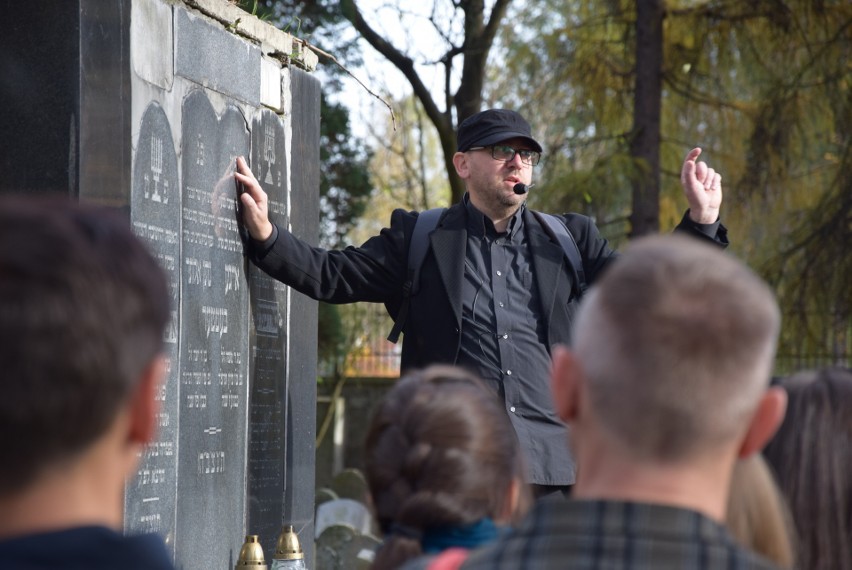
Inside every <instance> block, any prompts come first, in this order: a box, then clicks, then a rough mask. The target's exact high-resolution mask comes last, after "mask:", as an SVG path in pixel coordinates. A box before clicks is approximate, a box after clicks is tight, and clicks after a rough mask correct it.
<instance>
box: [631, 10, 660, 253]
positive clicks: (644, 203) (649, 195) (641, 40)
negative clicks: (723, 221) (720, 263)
mask: <svg viewBox="0 0 852 570" xmlns="http://www.w3.org/2000/svg"><path fill="white" fill-rule="evenodd" d="M662 70H663V0H639V1H638V2H636V91H635V93H634V98H633V132H632V136H631V139H630V155H631V156H632V157H633V159H634V163H635V164H636V165H637V167H638V168H637V170H638V174H637V176H636V178H635V179H634V182H633V212H632V213H631V215H630V225H631V231H630V237H637V236H642V235H646V234H651V233H657V232H658V231H659V230H660V107H661V100H662V74H663V72H662Z"/></svg>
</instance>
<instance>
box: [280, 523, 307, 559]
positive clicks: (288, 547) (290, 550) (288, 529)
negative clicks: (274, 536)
mask: <svg viewBox="0 0 852 570" xmlns="http://www.w3.org/2000/svg"><path fill="white" fill-rule="evenodd" d="M304 557H305V553H304V552H302V546H301V545H300V544H299V535H297V534H296V531H294V530H293V525H291V524H288V525H284V527H282V529H281V534H279V535H278V545H277V546H276V547H275V556H274V557H273V558H274V559H275V560H300V559H302V558H304Z"/></svg>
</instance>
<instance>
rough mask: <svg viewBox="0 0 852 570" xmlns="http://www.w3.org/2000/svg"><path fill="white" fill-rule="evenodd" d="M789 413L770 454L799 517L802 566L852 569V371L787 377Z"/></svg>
mask: <svg viewBox="0 0 852 570" xmlns="http://www.w3.org/2000/svg"><path fill="white" fill-rule="evenodd" d="M778 385H779V386H782V387H783V388H784V389H785V390H786V391H787V394H788V405H787V415H786V416H785V418H784V421H783V423H782V424H781V427H780V428H779V430H778V432H777V433H776V434H775V437H774V438H773V439H772V440H771V441H770V442H769V444H768V445H767V446H766V449H765V450H764V456H765V457H766V459H767V461H768V462H769V464H770V465H771V466H772V467H773V468H774V470H775V473H776V475H777V478H778V482H779V485H780V487H781V491H782V492H783V493H784V495H785V496H786V498H787V500H788V502H789V504H790V509H791V511H792V514H793V520H794V522H795V526H796V531H797V535H798V538H799V540H798V544H797V549H796V550H797V553H798V563H797V565H796V567H797V568H805V569H807V570H823V569H825V570H828V569H832V570H852V543H850V541H849V537H850V536H852V476H850V473H852V371H850V370H849V369H844V368H825V369H822V370H819V371H809V372H801V373H798V374H795V375H793V376H790V377H786V378H781V379H780V380H779V381H778Z"/></svg>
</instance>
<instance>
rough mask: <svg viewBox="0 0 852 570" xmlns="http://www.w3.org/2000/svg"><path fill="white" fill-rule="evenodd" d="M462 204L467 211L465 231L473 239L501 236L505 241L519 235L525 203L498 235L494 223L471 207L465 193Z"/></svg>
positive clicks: (522, 223)
mask: <svg viewBox="0 0 852 570" xmlns="http://www.w3.org/2000/svg"><path fill="white" fill-rule="evenodd" d="M463 202H464V207H465V210H466V211H467V231H468V233H470V234H472V235H473V236H475V237H478V238H482V237H485V236H487V237H490V238H495V237H497V236H501V235H503V236H505V237H506V239H507V240H512V239H514V238H515V236H517V235H519V230H521V228H523V227H524V217H523V211H524V208H526V207H527V205H526V203H524V204H521V207H520V208H518V209H517V211H516V212H515V213H514V214H513V215H512V217H511V218H510V219H509V226H508V228H507V230H506V232H504V233H503V234H499V233H498V232H497V230H496V229H495V228H494V222H492V221H491V219H490V218H489V217H488V216H486V215H485V214H483V213H482V212H480V211H479V210H478V209H477V208H476V206H474V205H473V202H471V201H470V195H469V194H468V193H467V192H465V195H464V198H463Z"/></svg>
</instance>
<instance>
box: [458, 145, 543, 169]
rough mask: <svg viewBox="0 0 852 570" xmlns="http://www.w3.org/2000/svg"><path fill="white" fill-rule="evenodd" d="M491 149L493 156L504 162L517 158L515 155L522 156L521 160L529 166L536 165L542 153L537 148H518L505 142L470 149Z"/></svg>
mask: <svg viewBox="0 0 852 570" xmlns="http://www.w3.org/2000/svg"><path fill="white" fill-rule="evenodd" d="M489 148H490V149H491V158H493V159H494V160H502V161H503V162H511V161H513V160H515V155H516V154H517V155H518V156H520V157H521V162H523V163H524V164H527V165H529V166H536V165H537V164H538V161H540V160H541V153H540V152H538V151H536V150H527V149H517V148H512V147H510V146H506V145H504V144H498V145H494V146H475V147H472V148H469V149H468V150H469V151H470V150H486V149H489Z"/></svg>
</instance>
